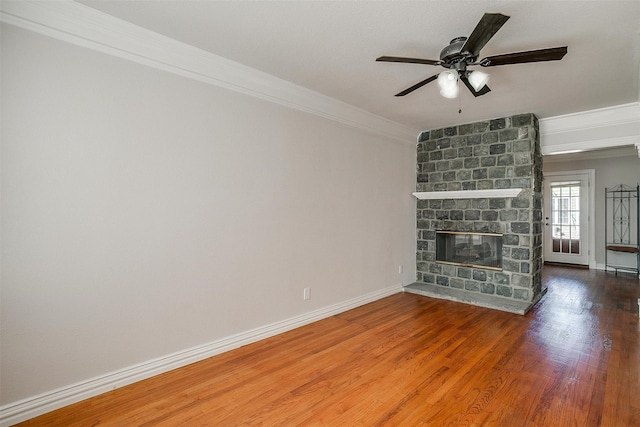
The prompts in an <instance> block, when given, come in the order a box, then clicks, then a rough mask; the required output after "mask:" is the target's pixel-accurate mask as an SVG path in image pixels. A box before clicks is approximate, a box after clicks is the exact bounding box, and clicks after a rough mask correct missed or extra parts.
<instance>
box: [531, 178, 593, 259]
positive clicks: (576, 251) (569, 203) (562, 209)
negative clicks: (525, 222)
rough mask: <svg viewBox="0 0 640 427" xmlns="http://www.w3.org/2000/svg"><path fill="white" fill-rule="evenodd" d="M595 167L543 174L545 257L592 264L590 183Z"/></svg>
mask: <svg viewBox="0 0 640 427" xmlns="http://www.w3.org/2000/svg"><path fill="white" fill-rule="evenodd" d="M594 178H595V171H594V170H593V169H591V170H585V171H567V172H549V173H546V174H545V176H544V232H543V247H544V261H545V262H555V263H564V264H576V265H584V266H590V267H595V258H594V256H593V255H592V254H593V252H594V248H593V242H592V240H593V237H592V236H593V225H592V220H591V219H592V218H593V217H594V216H593V185H592V183H593V182H594Z"/></svg>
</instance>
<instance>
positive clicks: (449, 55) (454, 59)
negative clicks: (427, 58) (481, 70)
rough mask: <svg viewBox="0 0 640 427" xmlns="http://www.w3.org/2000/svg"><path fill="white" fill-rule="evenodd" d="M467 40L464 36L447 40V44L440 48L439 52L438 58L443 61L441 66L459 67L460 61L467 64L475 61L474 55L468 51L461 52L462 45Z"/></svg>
mask: <svg viewBox="0 0 640 427" xmlns="http://www.w3.org/2000/svg"><path fill="white" fill-rule="evenodd" d="M466 41H467V38H466V37H456V38H455V39H453V40H451V42H449V46H447V47H445V48H444V49H442V51H441V52H440V60H441V61H442V62H443V63H442V66H443V67H446V68H459V65H456V64H459V63H460V62H464V63H465V64H469V63H472V62H475V60H476V57H475V56H473V54H471V53H470V52H462V47H463V46H464V44H465V42H466Z"/></svg>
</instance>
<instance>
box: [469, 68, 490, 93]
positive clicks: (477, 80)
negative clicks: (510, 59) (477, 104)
mask: <svg viewBox="0 0 640 427" xmlns="http://www.w3.org/2000/svg"><path fill="white" fill-rule="evenodd" d="M468 79H469V84H470V85H471V87H472V88H473V89H474V90H475V91H476V92H477V91H479V90H480V89H482V88H483V87H484V85H486V84H487V82H488V81H489V74H487V73H483V72H482V71H472V72H471V73H470V74H469V77H468Z"/></svg>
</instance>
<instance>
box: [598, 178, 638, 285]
mask: <svg viewBox="0 0 640 427" xmlns="http://www.w3.org/2000/svg"><path fill="white" fill-rule="evenodd" d="M605 199H606V200H605V203H606V204H605V210H604V222H605V228H604V239H605V244H606V247H605V251H604V263H605V269H606V270H607V271H608V270H609V269H613V270H615V272H616V274H618V270H620V271H628V272H632V273H635V274H637V275H640V217H639V215H638V212H639V211H640V185H636V186H635V187H631V186H628V185H624V184H620V185H618V186H616V187H612V188H605ZM611 253H618V254H620V253H629V254H634V255H635V264H636V266H635V268H634V267H631V266H627V265H619V264H612V263H610V262H609V259H610V255H611Z"/></svg>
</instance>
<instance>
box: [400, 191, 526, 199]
mask: <svg viewBox="0 0 640 427" xmlns="http://www.w3.org/2000/svg"><path fill="white" fill-rule="evenodd" d="M522 190H524V189H523V188H495V189H490V190H461V191H421V192H416V193H412V194H413V195H414V196H416V197H417V198H418V199H420V200H442V199H495V198H504V197H517V196H518V194H520V192H521V191H522Z"/></svg>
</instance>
